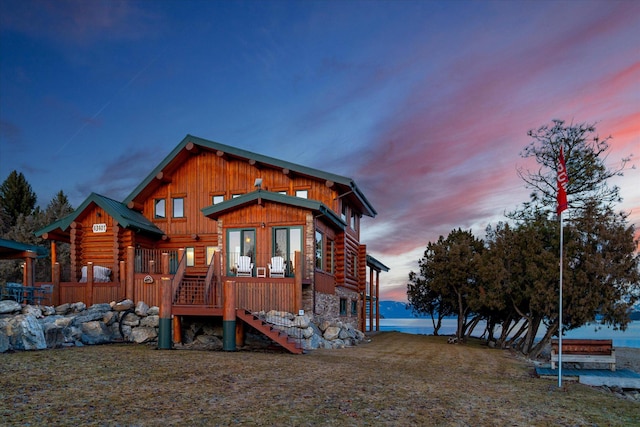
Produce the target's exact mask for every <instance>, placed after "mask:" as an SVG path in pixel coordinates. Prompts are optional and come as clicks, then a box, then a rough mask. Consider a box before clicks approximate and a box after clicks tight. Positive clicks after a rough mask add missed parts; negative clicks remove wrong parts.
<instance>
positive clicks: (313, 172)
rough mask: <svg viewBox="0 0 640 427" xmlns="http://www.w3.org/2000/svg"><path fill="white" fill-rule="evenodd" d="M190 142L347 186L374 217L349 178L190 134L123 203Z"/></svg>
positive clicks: (362, 195)
mask: <svg viewBox="0 0 640 427" xmlns="http://www.w3.org/2000/svg"><path fill="white" fill-rule="evenodd" d="M190 142H191V143H193V144H195V145H197V146H200V147H205V148H207V149H210V150H216V151H222V152H224V153H225V154H228V155H231V156H235V157H239V158H243V159H250V160H255V161H256V162H258V163H261V164H264V165H269V166H272V167H277V168H282V169H289V170H290V171H292V172H295V173H297V174H300V175H305V176H309V177H312V178H318V179H323V180H327V181H332V182H335V183H337V184H340V185H342V186H344V187H348V188H349V190H348V191H347V193H353V195H354V196H355V197H356V199H358V200H359V201H360V203H361V204H362V210H363V214H364V215H367V216H371V217H374V216H376V214H377V212H376V210H375V209H374V208H373V206H372V205H371V203H370V202H369V201H368V200H367V198H366V197H365V196H364V194H363V193H362V191H360V189H359V188H358V186H357V185H356V183H355V182H354V181H353V180H352V179H351V178H347V177H344V176H341V175H336V174H333V173H329V172H323V171H321V170H318V169H313V168H310V167H306V166H302V165H298V164H295V163H290V162H287V161H284V160H280V159H276V158H274V157H269V156H264V155H262V154H257V153H253V152H251V151H247V150H243V149H240V148H236V147H232V146H230V145H224V144H220V143H218V142H213V141H209V140H206V139H202V138H198V137H197V136H192V135H187V136H186V137H185V138H184V139H183V140H182V141H181V142H180V144H178V146H177V147H176V148H174V149H173V151H171V153H169V155H168V156H167V157H165V159H164V160H163V161H162V162H161V163H160V164H159V165H158V166H156V168H155V169H154V170H153V171H151V173H150V174H149V175H148V176H147V177H146V178H145V179H144V180H143V181H142V182H141V183H140V185H138V186H137V187H136V188H135V189H134V190H133V192H132V193H131V194H129V196H127V198H126V199H125V200H124V201H123V203H124V204H125V205H127V204H128V203H129V202H131V201H133V200H134V199H135V197H136V196H137V195H138V194H139V193H140V192H142V190H144V189H145V188H146V187H147V186H148V185H149V184H150V183H151V182H152V181H153V179H154V178H155V177H156V175H158V173H159V172H161V171H162V170H163V169H164V168H165V167H166V166H167V165H169V164H170V163H171V161H172V160H173V159H174V158H175V157H176V156H177V155H178V154H179V153H180V152H181V151H182V150H183V149H184V148H185V147H186V145H187V144H188V143H190ZM345 194H346V193H345Z"/></svg>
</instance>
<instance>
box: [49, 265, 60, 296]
mask: <svg viewBox="0 0 640 427" xmlns="http://www.w3.org/2000/svg"><path fill="white" fill-rule="evenodd" d="M51 275H52V276H53V277H51V281H52V282H53V294H52V295H51V304H52V305H60V294H61V292H60V263H59V262H56V263H55V264H54V265H53V270H52V273H51Z"/></svg>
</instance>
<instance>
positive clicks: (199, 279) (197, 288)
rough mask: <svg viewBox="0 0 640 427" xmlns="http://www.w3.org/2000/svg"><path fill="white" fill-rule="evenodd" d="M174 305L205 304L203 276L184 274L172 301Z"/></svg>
mask: <svg viewBox="0 0 640 427" xmlns="http://www.w3.org/2000/svg"><path fill="white" fill-rule="evenodd" d="M173 303H174V304H191V305H194V304H200V305H203V304H205V276H202V275H195V274H185V275H184V277H183V278H182V282H180V285H179V286H178V290H177V292H176V295H175V297H174V300H173Z"/></svg>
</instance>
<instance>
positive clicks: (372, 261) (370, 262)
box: [367, 255, 389, 271]
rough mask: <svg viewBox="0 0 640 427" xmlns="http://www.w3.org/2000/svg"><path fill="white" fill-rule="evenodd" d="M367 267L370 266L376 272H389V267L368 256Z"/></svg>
mask: <svg viewBox="0 0 640 427" xmlns="http://www.w3.org/2000/svg"><path fill="white" fill-rule="evenodd" d="M367 265H370V266H371V267H373V268H374V269H376V270H380V271H389V267H387V266H386V265H384V264H383V263H381V262H380V261H378V260H377V259H375V258H374V257H372V256H371V255H367Z"/></svg>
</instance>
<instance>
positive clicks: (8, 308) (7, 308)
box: [0, 299, 22, 314]
mask: <svg viewBox="0 0 640 427" xmlns="http://www.w3.org/2000/svg"><path fill="white" fill-rule="evenodd" d="M20 310H22V305H20V304H19V303H17V302H15V301H14V300H11V299H7V300H3V301H0V314H9V313H15V312H17V311H20Z"/></svg>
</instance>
